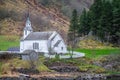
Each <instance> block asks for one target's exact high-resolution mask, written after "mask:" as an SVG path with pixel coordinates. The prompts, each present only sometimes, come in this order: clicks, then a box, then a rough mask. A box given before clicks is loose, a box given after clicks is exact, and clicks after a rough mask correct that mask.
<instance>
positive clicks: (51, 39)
mask: <svg viewBox="0 0 120 80" xmlns="http://www.w3.org/2000/svg"><path fill="white" fill-rule="evenodd" d="M25 50H35V51H36V52H41V53H51V52H52V53H57V54H60V53H63V54H64V53H67V47H66V45H65V42H64V40H63V39H62V37H61V36H60V35H59V34H58V33H57V32H56V31H48V32H33V29H32V26H31V21H30V19H29V17H27V20H26V24H25V28H24V31H23V37H22V38H21V40H20V52H21V53H22V52H24V51H25Z"/></svg>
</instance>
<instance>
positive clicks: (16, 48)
mask: <svg viewBox="0 0 120 80" xmlns="http://www.w3.org/2000/svg"><path fill="white" fill-rule="evenodd" d="M7 51H20V47H11V48H8V49H7Z"/></svg>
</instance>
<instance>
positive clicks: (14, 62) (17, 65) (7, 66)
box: [1, 58, 30, 74]
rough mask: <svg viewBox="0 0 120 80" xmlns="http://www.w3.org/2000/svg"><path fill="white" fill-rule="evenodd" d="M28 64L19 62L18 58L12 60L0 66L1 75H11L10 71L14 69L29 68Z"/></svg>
mask: <svg viewBox="0 0 120 80" xmlns="http://www.w3.org/2000/svg"><path fill="white" fill-rule="evenodd" d="M29 67H30V64H29V63H28V62H27V61H23V60H20V59H19V58H14V59H11V60H9V61H7V62H6V63H4V64H3V65H2V66H1V69H2V71H1V72H2V74H9V73H11V71H12V69H14V68H29Z"/></svg>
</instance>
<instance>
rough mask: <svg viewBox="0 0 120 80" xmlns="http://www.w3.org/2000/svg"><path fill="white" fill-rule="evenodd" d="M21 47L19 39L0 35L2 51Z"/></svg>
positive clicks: (0, 48)
mask: <svg viewBox="0 0 120 80" xmlns="http://www.w3.org/2000/svg"><path fill="white" fill-rule="evenodd" d="M17 46H19V37H18V36H11V35H7V36H6V35H0V50H7V49H8V48H10V47H17Z"/></svg>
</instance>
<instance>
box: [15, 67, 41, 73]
mask: <svg viewBox="0 0 120 80" xmlns="http://www.w3.org/2000/svg"><path fill="white" fill-rule="evenodd" d="M14 71H16V72H19V73H23V74H38V73H39V71H38V70H36V69H24V68H20V69H15V70H14Z"/></svg>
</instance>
